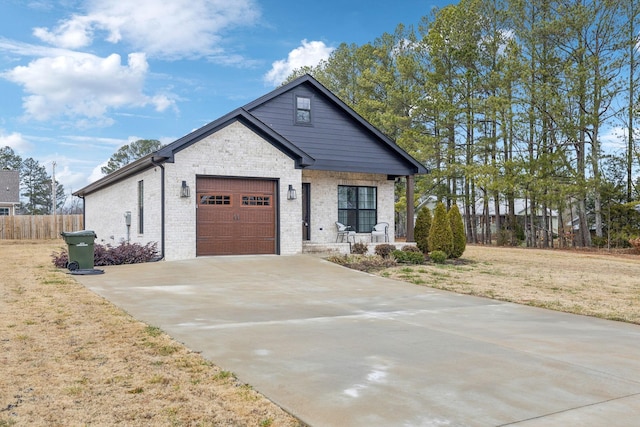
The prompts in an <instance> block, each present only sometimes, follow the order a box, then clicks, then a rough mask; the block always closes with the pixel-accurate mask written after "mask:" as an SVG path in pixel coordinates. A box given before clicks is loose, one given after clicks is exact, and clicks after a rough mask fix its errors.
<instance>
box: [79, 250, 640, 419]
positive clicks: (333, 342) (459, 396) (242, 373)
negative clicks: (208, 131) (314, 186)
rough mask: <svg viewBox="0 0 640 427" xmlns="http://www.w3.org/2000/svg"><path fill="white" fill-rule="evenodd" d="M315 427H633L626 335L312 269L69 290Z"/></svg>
mask: <svg viewBox="0 0 640 427" xmlns="http://www.w3.org/2000/svg"><path fill="white" fill-rule="evenodd" d="M75 277H76V279H77V280H79V281H80V282H81V283H83V284H84V285H85V286H87V287H88V288H89V289H91V290H93V291H95V292H96V293H98V294H100V295H102V296H104V297H105V298H107V299H109V300H110V301H112V302H113V303H115V304H116V305H118V306H119V307H121V308H123V309H124V310H126V311H127V312H129V313H130V314H131V315H133V316H134V317H136V318H137V319H139V320H142V321H144V322H147V323H149V324H151V325H154V326H159V327H161V328H162V329H163V330H164V331H166V332H167V333H169V334H170V335H171V336H173V337H174V338H175V339H176V340H178V341H180V342H183V343H185V344H186V345H187V346H188V347H190V348H191V349H193V350H196V351H202V354H203V356H204V357H206V358H207V359H209V360H211V361H212V362H214V363H215V364H217V365H218V366H220V367H221V368H222V369H225V370H229V371H232V372H234V373H235V374H236V375H237V376H238V378H239V379H240V380H241V381H243V382H247V383H249V384H251V385H252V386H253V387H254V388H255V389H256V390H258V391H260V392H261V393H263V394H264V395H266V396H267V397H268V398H270V399H271V400H273V401H274V402H276V403H277V404H278V405H280V406H281V407H283V408H284V409H286V410H288V411H289V412H291V413H292V414H294V415H295V416H297V417H299V418H300V419H301V420H302V421H304V422H305V423H308V424H310V425H311V426H314V427H321V426H340V427H347V426H367V427H371V426H483V427H484V426H503V425H518V426H527V427H529V426H545V427H547V426H604V425H615V426H638V425H639V423H640V327H639V326H637V325H630V324H624V323H617V322H611V321H605V320H600V319H595V318H589V317H582V316H575V315H568V314H563V313H558V312H553V311H547V310H543V309H536V308H531V307H525V306H520V305H516V304H509V303H503V302H498V301H493V300H490V299H483V298H475V297H470V296H461V295H457V294H453V293H448V292H443V291H438V290H434V289H431V288H427V287H421V286H415V285H410V284H406V283H402V282H397V281H393V280H389V279H384V278H380V277H375V276H372V275H369V274H365V273H361V272H357V271H351V270H348V269H346V268H343V267H340V266H337V265H334V264H331V263H329V262H327V261H324V260H322V259H320V258H316V257H312V256H305V255H300V256H293V257H284V256H244V257H211V258H198V259H194V260H188V261H175V262H160V263H151V264H139V265H130V266H118V267H107V268H106V269H105V274H104V275H100V276H75Z"/></svg>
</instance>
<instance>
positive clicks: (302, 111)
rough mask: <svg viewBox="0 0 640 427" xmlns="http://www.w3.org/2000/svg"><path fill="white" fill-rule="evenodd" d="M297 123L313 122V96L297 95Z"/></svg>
mask: <svg viewBox="0 0 640 427" xmlns="http://www.w3.org/2000/svg"><path fill="white" fill-rule="evenodd" d="M296 123H297V124H301V125H308V124H311V98H309V97H308V96H296Z"/></svg>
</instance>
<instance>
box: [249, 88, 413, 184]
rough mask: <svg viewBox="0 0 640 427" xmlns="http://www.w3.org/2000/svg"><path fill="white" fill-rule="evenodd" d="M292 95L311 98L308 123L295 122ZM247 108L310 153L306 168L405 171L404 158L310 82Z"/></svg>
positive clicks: (351, 170)
mask: <svg viewBox="0 0 640 427" xmlns="http://www.w3.org/2000/svg"><path fill="white" fill-rule="evenodd" d="M296 96H306V97H310V98H311V124H310V125H306V124H296V123H295V99H296ZM250 112H251V114H252V115H254V116H255V117H257V118H258V119H260V120H261V121H262V122H264V123H265V124H267V125H268V126H270V127H272V128H273V129H274V130H275V131H276V132H278V133H279V134H281V135H282V136H284V137H285V138H287V140H289V141H291V142H292V143H293V144H295V145H296V146H298V147H299V148H300V149H302V150H304V151H305V152H306V153H308V154H309V155H310V156H311V157H313V158H314V159H315V163H314V164H313V165H311V166H309V167H308V168H307V169H318V170H336V171H342V172H365V173H384V174H389V175H406V174H407V165H406V162H403V161H402V159H400V158H399V157H398V156H397V155H394V154H392V152H391V150H390V148H389V147H388V146H386V145H385V144H384V143H383V142H382V141H380V140H378V139H377V138H375V137H374V136H373V135H372V134H371V132H369V131H368V130H367V129H366V128H365V127H364V126H362V125H360V124H359V123H357V122H356V121H354V120H353V118H352V117H350V116H349V115H348V114H347V113H345V111H344V110H343V109H341V108H338V107H337V106H336V105H335V104H334V103H333V102H330V101H329V100H327V99H326V97H325V96H324V95H323V94H322V93H320V92H318V91H317V90H315V89H314V88H313V87H312V86H310V85H300V86H296V87H294V88H292V89H291V90H289V91H287V92H284V93H282V94H280V95H279V96H277V97H275V98H273V99H271V100H268V101H267V102H265V103H263V104H260V105H258V106H256V107H255V108H253V109H251V110H250Z"/></svg>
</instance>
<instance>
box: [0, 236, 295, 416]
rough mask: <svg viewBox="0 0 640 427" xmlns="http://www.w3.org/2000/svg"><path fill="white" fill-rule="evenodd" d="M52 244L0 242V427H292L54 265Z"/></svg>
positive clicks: (226, 375) (247, 389) (272, 408)
mask: <svg viewBox="0 0 640 427" xmlns="http://www.w3.org/2000/svg"><path fill="white" fill-rule="evenodd" d="M63 245H64V244H63V243H61V242H60V241H48V242H24V241H19V242H16V241H0V277H1V279H0V426H12V425H21V426H23V425H29V426H45V425H46V426H63V425H64V426H68V425H85V424H87V425H88V424H91V425H105V426H106V425H109V426H111V425H118V424H119V425H126V426H149V425H162V426H168V425H173V426H263V427H266V426H298V425H301V424H300V423H299V421H298V420H296V419H295V418H293V417H292V416H290V415H289V414H287V413H285V412H284V411H283V410H282V409H281V408H279V407H278V406H276V405H275V404H273V403H272V402H270V401H269V400H267V399H266V398H265V397H264V396H262V395H260V394H258V393H257V392H255V391H254V390H253V389H252V388H251V386H249V385H246V384H242V383H240V382H239V381H238V380H236V379H235V377H234V376H233V374H232V373H230V372H225V371H221V370H220V369H219V368H218V367H216V366H214V365H212V364H211V363H210V362H208V361H206V360H204V359H203V358H202V357H201V356H200V355H199V354H197V353H194V352H191V351H190V350H189V349H187V348H186V347H184V346H183V345H181V344H179V343H177V342H175V341H173V340H172V339H171V338H170V337H169V336H167V335H166V334H164V333H163V332H162V331H161V330H159V329H158V328H155V327H153V326H149V325H146V324H143V323H141V322H138V321H136V320H135V319H133V318H132V317H131V316H129V315H128V314H126V313H125V312H123V311H121V310H120V309H118V308H117V307H115V306H113V305H112V304H111V303H109V302H108V301H106V300H104V299H102V298H101V297H99V296H97V295H95V294H93V293H91V292H90V291H88V290H87V289H85V288H84V287H82V286H81V285H80V284H78V283H77V282H76V281H75V280H74V279H73V277H72V276H70V275H68V274H66V273H65V272H64V271H60V270H57V269H55V268H54V267H53V266H52V264H51V258H50V255H51V253H52V251H53V250H59V248H61V247H63Z"/></svg>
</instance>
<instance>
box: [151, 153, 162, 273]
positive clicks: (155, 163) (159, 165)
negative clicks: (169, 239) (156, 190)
mask: <svg viewBox="0 0 640 427" xmlns="http://www.w3.org/2000/svg"><path fill="white" fill-rule="evenodd" d="M151 164H153V165H154V166H157V167H159V168H160V247H161V248H162V249H161V250H160V258H159V259H158V261H161V260H163V259H164V166H163V165H162V163H157V162H156V161H155V160H154V159H153V157H151Z"/></svg>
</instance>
